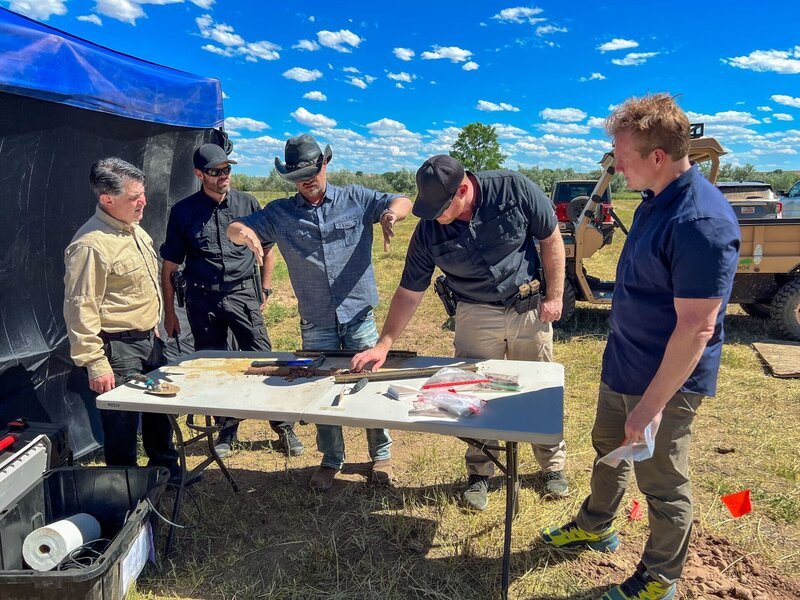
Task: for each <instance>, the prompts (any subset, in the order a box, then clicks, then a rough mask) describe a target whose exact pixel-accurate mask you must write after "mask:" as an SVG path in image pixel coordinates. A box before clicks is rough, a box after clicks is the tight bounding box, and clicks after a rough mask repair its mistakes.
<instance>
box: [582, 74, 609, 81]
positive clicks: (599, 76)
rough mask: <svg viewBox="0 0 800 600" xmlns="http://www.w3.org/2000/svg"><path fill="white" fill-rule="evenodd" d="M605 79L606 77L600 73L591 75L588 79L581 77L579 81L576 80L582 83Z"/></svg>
mask: <svg viewBox="0 0 800 600" xmlns="http://www.w3.org/2000/svg"><path fill="white" fill-rule="evenodd" d="M605 78H606V76H605V75H603V74H602V73H592V74H591V75H589V77H581V78H580V79H578V81H580V82H584V81H603V79H605Z"/></svg>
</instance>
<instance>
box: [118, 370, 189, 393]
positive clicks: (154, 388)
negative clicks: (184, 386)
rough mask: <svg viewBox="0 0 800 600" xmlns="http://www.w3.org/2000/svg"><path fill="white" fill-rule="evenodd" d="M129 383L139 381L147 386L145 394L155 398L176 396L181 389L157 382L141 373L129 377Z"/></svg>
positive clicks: (170, 384)
mask: <svg viewBox="0 0 800 600" xmlns="http://www.w3.org/2000/svg"><path fill="white" fill-rule="evenodd" d="M128 381H138V382H140V383H143V384H144V385H145V390H144V393H145V394H153V395H154V396H174V395H175V394H177V393H178V392H179V391H181V388H179V387H178V386H177V385H174V384H172V383H166V382H163V381H162V382H158V383H157V382H155V381H153V380H152V379H151V378H150V377H148V376H147V375H142V374H141V373H132V374H131V375H129V376H128Z"/></svg>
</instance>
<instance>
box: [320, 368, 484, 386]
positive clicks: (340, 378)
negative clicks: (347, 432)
mask: <svg viewBox="0 0 800 600" xmlns="http://www.w3.org/2000/svg"><path fill="white" fill-rule="evenodd" d="M452 366H458V368H459V369H464V370H465V371H477V370H478V365H452ZM441 369H442V367H425V368H422V369H384V370H382V371H365V372H363V373H342V374H341V375H335V376H334V379H333V382H334V383H353V382H355V381H358V380H359V379H361V378H362V377H363V378H365V379H368V380H369V381H391V380H393V379H416V378H419V377H430V376H431V375H435V374H436V373H438V372H439V371H440V370H441Z"/></svg>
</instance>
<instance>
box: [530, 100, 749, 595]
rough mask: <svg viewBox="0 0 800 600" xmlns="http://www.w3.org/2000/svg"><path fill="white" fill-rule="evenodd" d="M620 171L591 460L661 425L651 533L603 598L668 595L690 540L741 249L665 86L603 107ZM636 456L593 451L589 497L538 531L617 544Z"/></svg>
mask: <svg viewBox="0 0 800 600" xmlns="http://www.w3.org/2000/svg"><path fill="white" fill-rule="evenodd" d="M606 129H607V130H608V132H609V134H610V135H611V136H612V137H613V138H614V155H615V158H616V169H617V171H619V172H621V173H623V174H624V175H625V179H626V181H627V183H628V187H629V188H630V189H636V190H642V192H643V193H642V197H643V200H642V203H641V204H640V205H639V207H638V208H637V209H636V213H635V215H634V218H633V225H632V226H631V230H630V234H629V235H628V239H627V241H626V242H625V246H624V248H623V250H622V255H621V256H620V259H619V264H618V265H617V280H616V287H615V288H614V304H613V306H612V309H611V333H610V334H609V337H608V344H607V345H606V350H605V353H604V355H603V369H602V374H601V383H600V392H599V398H598V403H597V415H596V418H595V423H594V428H593V430H592V443H593V445H594V447H595V450H596V451H597V458H600V457H602V456H604V455H605V454H608V453H609V452H611V451H612V450H614V449H615V448H617V447H618V446H620V445H621V444H623V443H624V442H625V441H626V440H627V441H628V442H642V441H643V440H644V439H645V430H646V428H647V427H648V425H650V426H651V430H656V432H657V433H656V435H655V448H654V451H653V456H652V458H650V459H648V460H642V461H638V462H635V463H634V464H633V468H634V471H635V472H636V480H637V483H638V485H639V489H640V490H641V491H642V492H643V493H644V495H645V497H646V498H647V504H648V509H649V524H650V535H649V537H648V539H647V543H646V544H645V547H644V552H643V554H642V558H641V562H640V563H639V565H638V566H637V569H636V571H635V573H634V574H633V575H632V576H631V577H630V578H628V579H627V580H626V581H625V582H623V583H622V584H621V585H618V586H616V587H614V588H612V589H611V590H609V591H608V592H607V593H606V594H604V595H603V596H602V598H603V599H606V600H623V599H625V600H627V599H645V598H646V599H648V600H668V599H671V598H674V597H675V591H676V583H675V582H676V581H677V580H678V579H679V578H680V576H681V573H682V571H683V565H684V562H685V561H686V554H687V552H688V549H689V534H690V532H691V527H692V500H691V493H690V485H689V473H688V451H689V440H690V438H691V425H692V420H693V418H694V416H695V413H696V412H697V410H698V408H699V407H700V403H701V400H702V399H703V397H705V396H713V395H714V394H715V392H716V382H717V372H718V370H719V363H720V354H721V350H722V341H723V327H722V322H723V318H724V316H725V305H726V303H727V301H728V298H729V296H730V293H731V287H732V285H733V277H734V274H735V272H736V265H737V262H738V252H739V226H738V224H737V222H736V216H735V215H734V213H733V210H732V209H731V207H730V204H729V203H728V202H727V201H726V199H725V198H724V197H723V195H722V194H721V193H720V192H719V190H717V188H716V187H714V186H713V185H712V184H711V183H710V182H709V181H708V180H706V179H705V178H704V177H703V176H702V175H701V174H700V171H699V169H698V168H697V167H696V166H692V164H691V163H690V162H689V158H688V152H689V121H688V119H687V117H686V115H685V114H684V112H683V111H682V110H681V109H680V108H679V107H678V106H677V104H676V103H675V101H674V99H673V98H672V97H670V96H669V95H668V94H655V95H651V96H645V97H643V98H631V99H629V100H627V101H626V102H625V103H624V104H622V105H621V106H620V107H619V108H617V109H616V110H615V111H614V113H612V114H611V116H609V118H608V120H607V122H606ZM630 470H631V464H630V463H629V462H627V461H622V462H621V463H620V464H619V466H617V467H616V468H613V467H610V466H608V465H606V464H605V463H600V462H597V460H595V464H594V469H593V471H592V480H591V494H590V495H589V496H588V497H587V498H586V500H585V501H584V502H583V505H582V506H581V508H580V511H579V513H578V515H577V516H576V517H575V519H574V520H573V521H571V522H569V523H567V524H566V525H564V526H562V527H559V528H548V529H545V530H544V531H543V532H542V535H543V538H544V541H545V542H546V543H547V544H549V545H551V546H555V547H558V548H566V547H572V546H589V547H591V548H593V549H595V550H600V551H612V550H615V549H616V548H617V546H618V545H619V538H618V537H617V534H616V532H615V530H614V527H613V520H614V518H615V516H616V514H617V511H618V509H619V506H620V502H621V501H622V497H623V494H624V493H625V489H626V488H627V484H628V477H629V475H630Z"/></svg>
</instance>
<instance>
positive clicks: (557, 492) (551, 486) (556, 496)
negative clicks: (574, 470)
mask: <svg viewBox="0 0 800 600" xmlns="http://www.w3.org/2000/svg"><path fill="white" fill-rule="evenodd" d="M569 494H570V491H569V483H567V478H566V477H565V476H564V471H549V472H547V473H545V474H544V494H542V495H543V497H544V498H549V499H551V500H560V499H562V498H566V497H567V496H569Z"/></svg>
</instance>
